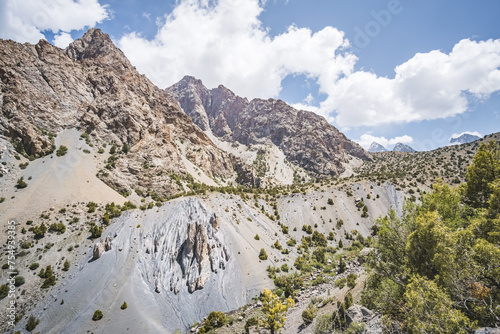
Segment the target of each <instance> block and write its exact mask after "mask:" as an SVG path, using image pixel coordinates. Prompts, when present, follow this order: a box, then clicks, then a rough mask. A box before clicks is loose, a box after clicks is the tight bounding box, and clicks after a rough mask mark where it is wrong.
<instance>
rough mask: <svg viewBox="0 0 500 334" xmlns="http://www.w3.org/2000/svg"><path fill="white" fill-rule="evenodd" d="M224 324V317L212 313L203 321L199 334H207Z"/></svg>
mask: <svg viewBox="0 0 500 334" xmlns="http://www.w3.org/2000/svg"><path fill="white" fill-rule="evenodd" d="M225 324H226V315H225V314H224V313H223V312H220V311H212V312H210V314H209V315H208V317H207V320H205V323H204V324H203V327H202V328H201V330H200V333H208V332H210V331H211V330H214V329H216V328H220V327H222V326H224V325H225Z"/></svg>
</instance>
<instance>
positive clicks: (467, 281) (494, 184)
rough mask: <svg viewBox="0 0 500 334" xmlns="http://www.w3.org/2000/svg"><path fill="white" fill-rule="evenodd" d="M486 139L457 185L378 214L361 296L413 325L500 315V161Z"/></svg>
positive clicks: (442, 327) (456, 326)
mask: <svg viewBox="0 0 500 334" xmlns="http://www.w3.org/2000/svg"><path fill="white" fill-rule="evenodd" d="M498 151H499V150H498V145H497V144H494V143H489V144H483V145H482V146H481V147H480V150H479V151H478V153H477V155H476V157H475V158H474V162H473V164H472V165H471V166H470V167H469V169H468V172H467V184H466V185H462V186H461V187H460V188H459V190H457V189H453V188H450V187H449V186H447V185H445V184H444V183H443V182H442V181H440V180H438V181H437V183H436V184H435V185H434V186H433V190H434V191H433V192H432V193H430V194H426V195H423V196H422V200H421V204H420V205H415V204H411V203H409V204H408V203H407V204H406V205H405V209H404V212H403V216H402V217H401V218H399V217H397V216H396V214H395V213H394V212H392V211H391V212H389V215H388V216H387V217H385V218H381V219H378V220H377V221H376V225H375V226H378V228H377V234H378V240H377V243H376V245H375V248H376V256H373V257H370V258H369V260H368V264H369V266H370V267H371V269H372V274H371V275H370V276H369V277H368V279H367V280H366V282H365V289H364V290H363V293H362V303H363V304H364V305H365V306H367V307H368V308H371V309H374V310H376V311H380V312H382V313H383V314H384V316H385V320H386V323H387V324H388V326H389V327H391V326H393V325H394V324H395V325H394V326H395V327H398V326H399V327H401V326H403V330H404V331H406V332H408V333H466V332H469V331H470V330H472V329H473V328H475V327H476V325H477V326H481V327H496V326H498V324H499V320H498V319H500V283H499V280H498V277H500V246H499V245H500V243H499V242H500V217H499V211H498V207H499V206H500V204H499V203H498V199H499V198H500V190H499V189H498V184H499V183H500V181H499V180H500V173H497V171H498V166H499V164H500V160H499V159H500V155H499V154H498Z"/></svg>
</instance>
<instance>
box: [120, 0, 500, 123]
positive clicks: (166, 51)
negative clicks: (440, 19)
mask: <svg viewBox="0 0 500 334" xmlns="http://www.w3.org/2000/svg"><path fill="white" fill-rule="evenodd" d="M264 5H265V1H262V0H261V1H259V0H218V1H205V0H180V1H179V2H178V3H177V5H176V7H175V8H174V10H173V11H172V13H170V14H169V15H167V16H165V17H163V18H161V19H160V20H159V21H157V22H158V26H159V29H158V33H157V35H156V36H155V37H154V39H152V40H148V39H146V38H145V37H143V36H141V35H140V34H138V33H136V32H132V33H130V34H127V35H125V36H123V37H122V38H121V39H120V40H119V41H118V45H119V47H120V48H121V49H122V50H123V51H124V52H125V54H126V55H127V56H128V57H129V59H130V60H131V62H132V63H133V64H134V65H135V66H136V67H137V68H138V69H139V70H140V71H141V72H143V73H145V74H147V75H148V77H149V78H150V79H151V80H152V81H153V82H154V83H155V84H157V85H158V86H160V87H162V88H165V87H168V86H170V85H172V84H174V83H175V82H177V81H178V80H180V79H181V78H182V77H183V76H184V75H186V74H189V75H194V76H196V77H198V78H200V79H202V80H203V82H204V83H205V85H207V86H208V87H216V86H217V85H219V84H223V85H225V86H226V87H228V88H230V89H232V90H233V91H234V92H235V93H236V94H238V95H241V96H245V97H248V98H253V97H262V98H268V97H277V96H279V93H280V90H281V82H282V80H283V79H284V78H285V77H286V76H287V75H291V74H293V75H296V74H302V75H305V77H306V78H308V80H313V81H315V82H316V83H317V84H318V87H319V92H318V93H321V94H325V95H326V99H325V100H324V101H322V102H321V103H320V104H319V107H317V106H311V105H310V101H307V100H306V101H303V103H299V104H296V105H295V106H296V107H299V108H301V109H306V110H311V111H314V112H316V113H318V114H320V115H323V116H325V117H326V118H327V119H328V120H330V121H332V122H333V123H334V124H335V125H337V126H339V127H341V128H344V129H345V128H352V127H359V126H368V127H375V126H378V125H381V124H388V123H408V122H413V121H421V120H432V119H439V118H446V117H451V116H454V115H457V114H460V113H463V112H465V111H466V110H467V108H468V102H469V100H470V99H471V98H476V99H486V98H488V96H489V95H490V94H491V93H492V92H495V91H498V90H500V71H499V70H498V68H499V66H500V40H488V41H479V42H477V41H471V40H469V39H465V40H462V41H460V42H459V43H457V44H456V45H455V47H454V48H453V50H452V51H451V52H450V53H449V54H446V53H444V52H442V51H439V50H435V51H431V52H428V53H419V54H416V55H415V56H414V57H413V58H412V59H410V60H408V61H407V62H405V63H404V64H401V65H399V66H397V67H396V68H395V75H394V76H393V77H380V76H377V75H376V74H375V73H371V72H366V71H354V65H355V63H356V61H357V58H356V56H355V55H354V54H353V53H352V50H351V49H350V44H349V41H348V40H347V39H346V38H345V36H344V33H343V32H342V31H339V30H338V29H336V28H334V27H325V28H323V29H322V30H320V31H318V32H315V33H313V32H312V31H311V30H310V29H308V28H301V27H297V26H290V27H289V28H288V30H287V31H285V32H284V33H282V34H281V35H278V36H275V37H272V36H271V35H270V34H269V33H268V31H267V30H266V27H264V26H263V25H262V22H261V21H260V20H259V18H258V17H259V15H260V13H261V12H262V11H263V7H264Z"/></svg>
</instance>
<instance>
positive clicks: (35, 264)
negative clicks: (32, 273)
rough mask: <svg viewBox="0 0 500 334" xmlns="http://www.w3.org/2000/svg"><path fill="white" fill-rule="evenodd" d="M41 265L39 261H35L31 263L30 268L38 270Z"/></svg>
mask: <svg viewBox="0 0 500 334" xmlns="http://www.w3.org/2000/svg"><path fill="white" fill-rule="evenodd" d="M39 266H40V264H38V262H35V263H32V264H30V266H29V268H30V270H36V269H37V268H38V267H39Z"/></svg>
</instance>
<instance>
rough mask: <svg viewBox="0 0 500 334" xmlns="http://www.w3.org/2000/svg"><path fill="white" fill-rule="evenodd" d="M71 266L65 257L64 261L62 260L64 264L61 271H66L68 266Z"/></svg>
mask: <svg viewBox="0 0 500 334" xmlns="http://www.w3.org/2000/svg"><path fill="white" fill-rule="evenodd" d="M70 266H71V263H70V262H69V260H68V259H66V261H64V266H63V269H62V270H63V271H68V270H69V267H70Z"/></svg>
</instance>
